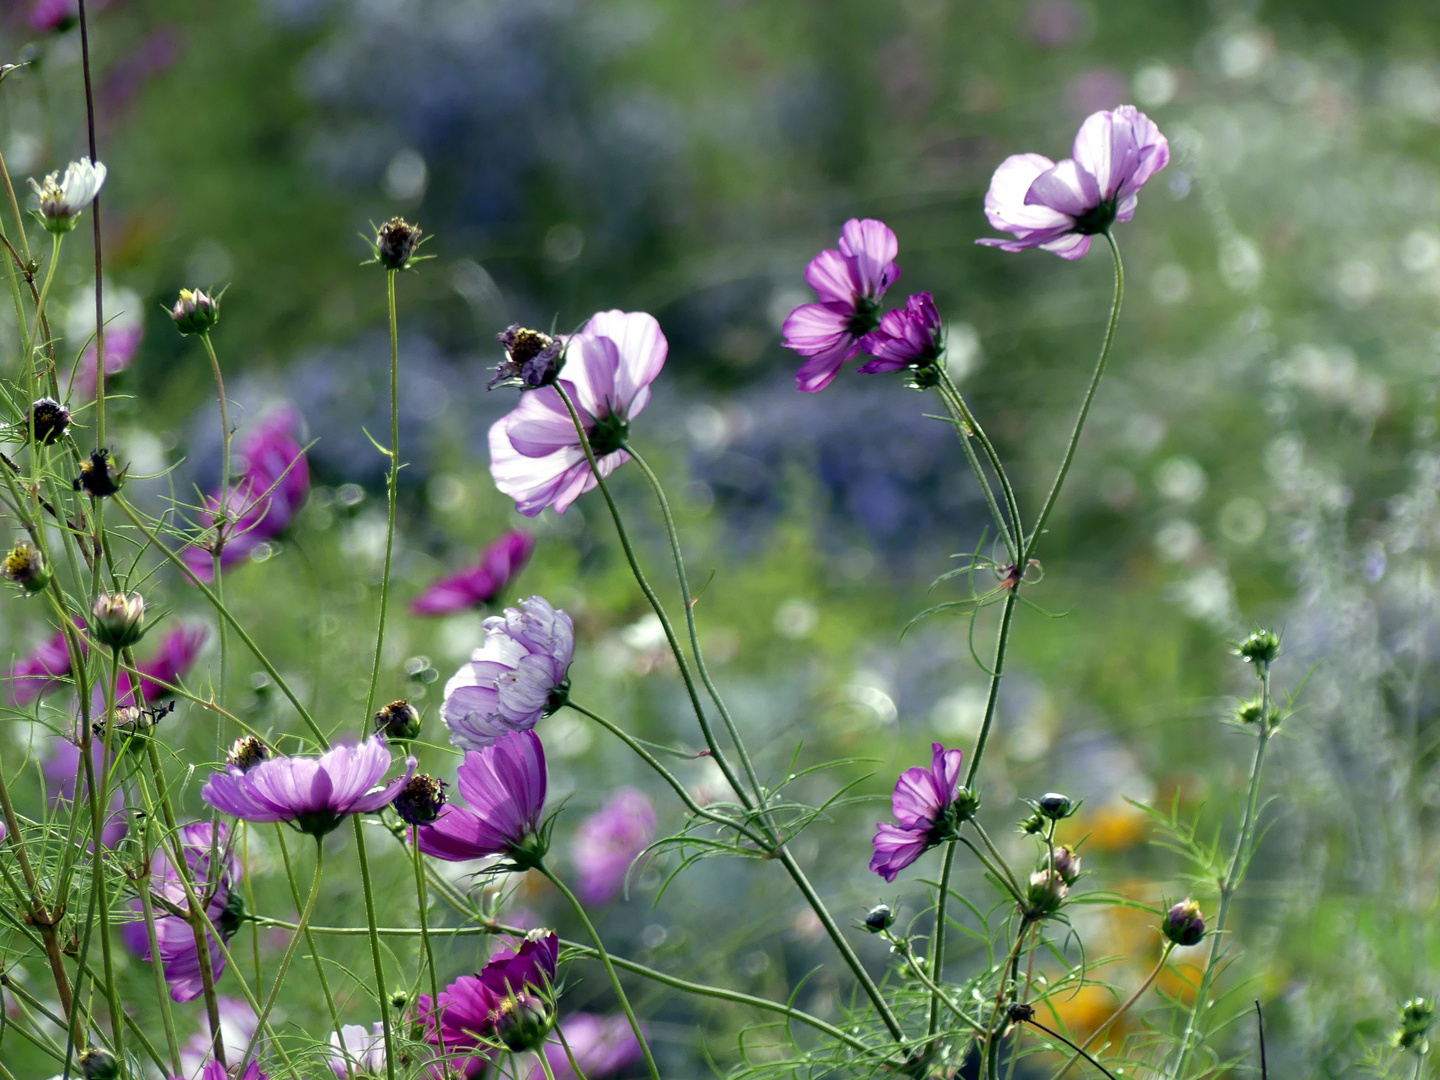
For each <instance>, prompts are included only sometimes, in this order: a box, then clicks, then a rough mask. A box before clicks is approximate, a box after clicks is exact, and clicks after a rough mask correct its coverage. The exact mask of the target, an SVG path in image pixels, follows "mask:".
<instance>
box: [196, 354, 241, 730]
mask: <svg viewBox="0 0 1440 1080" xmlns="http://www.w3.org/2000/svg"><path fill="white" fill-rule="evenodd" d="M200 342H201V344H203V345H204V346H205V354H206V355H207V356H209V357H210V371H211V373H212V374H213V375H214V376H215V390H216V393H217V394H218V395H219V398H220V506H219V511H218V513H217V514H216V515H215V517H216V521H217V522H218V524H219V529H220V531H219V532H217V533H216V535H215V596H216V597H217V598H218V599H219V601H220V603H222V604H223V603H224V602H225V581H224V577H223V575H224V572H225V568H224V566H222V565H221V563H222V559H221V555H222V554H223V552H224V543H225V539H226V538H225V535H224V529H225V526H226V525H227V524H229V517H230V443H231V440H232V439H233V438H234V437H235V432H234V431H233V430H232V429H231V427H230V399H229V398H228V397H227V396H226V394H225V376H224V375H222V374H221V372H220V358H219V357H218V356H216V355H215V346H214V345H213V344H212V343H211V341H210V331H208V330H206V331H204V332H203V333H201V335H200ZM219 631H220V633H219V637H220V643H219V644H220V693H219V698H220V705H221V706H222V707H223V706H224V704H225V684H226V681H227V678H226V676H227V674H228V672H229V654H228V651H227V647H226V645H227V643H226V637H227V634H226V628H225V623H224V621H223V620H222V621H221V622H220V625H219ZM216 724H217V727H218V724H219V721H218V720H217V721H216Z"/></svg>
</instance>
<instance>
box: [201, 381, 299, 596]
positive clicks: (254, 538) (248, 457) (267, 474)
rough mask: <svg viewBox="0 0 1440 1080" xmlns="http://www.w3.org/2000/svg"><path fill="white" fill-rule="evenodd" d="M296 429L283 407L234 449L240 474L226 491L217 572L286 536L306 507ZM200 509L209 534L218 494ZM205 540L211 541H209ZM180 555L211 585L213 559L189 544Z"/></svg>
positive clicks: (296, 423) (295, 416)
mask: <svg viewBox="0 0 1440 1080" xmlns="http://www.w3.org/2000/svg"><path fill="white" fill-rule="evenodd" d="M299 425H300V415H299V413H297V412H296V411H295V410H294V409H293V408H291V407H289V406H286V407H284V408H281V409H279V410H277V411H276V412H274V413H272V414H271V415H270V416H269V417H267V418H266V419H265V421H264V422H263V423H262V424H261V425H260V426H259V427H258V428H256V429H255V431H253V432H251V434H250V435H249V436H247V437H246V438H244V439H241V440H240V441H239V443H238V444H237V445H236V448H235V449H236V452H237V456H238V458H239V462H240V464H241V470H240V478H239V479H238V480H237V481H235V483H234V484H232V485H231V486H230V489H229V492H228V495H229V497H228V499H227V507H228V513H227V514H226V517H227V518H228V519H229V520H228V523H227V525H226V527H225V549H224V550H223V551H222V552H221V553H220V565H221V566H222V567H229V566H232V565H233V564H235V563H237V562H239V561H241V560H242V559H245V558H247V557H248V556H249V555H250V553H251V552H252V551H254V550H255V549H256V548H257V547H259V546H260V545H261V544H262V543H264V542H265V541H267V540H273V539H274V538H275V537H277V536H279V535H280V534H281V533H283V532H285V530H286V529H288V528H290V525H291V524H292V523H293V522H294V520H295V516H296V515H297V514H298V513H299V512H300V508H301V507H303V506H304V505H305V500H306V499H307V498H308V497H309V495H310V464H309V462H308V461H307V460H306V458H305V448H304V447H303V446H301V445H300V444H299V443H298V442H297V441H296V440H295V431H296V429H297V428H298V427H299ZM205 505H206V509H205V510H204V511H202V512H201V513H200V515H199V519H200V524H201V525H202V526H203V527H204V528H206V529H209V528H211V527H213V526H214V524H215V515H216V511H217V510H219V508H220V496H219V494H218V493H216V492H212V493H211V494H210V495H209V496H207V497H206V500H205ZM207 539H209V540H210V541H211V542H213V536H212V537H209V538H207ZM183 554H184V558H185V565H186V566H188V567H189V568H190V570H191V571H192V572H193V573H194V574H195V576H196V577H198V578H199V579H200V580H201V581H204V582H206V583H209V582H210V581H213V580H214V577H215V563H214V559H213V558H212V556H211V554H210V552H209V551H208V550H207V549H206V548H205V547H203V546H199V545H192V546H190V547H188V548H186V549H185V551H184V553H183Z"/></svg>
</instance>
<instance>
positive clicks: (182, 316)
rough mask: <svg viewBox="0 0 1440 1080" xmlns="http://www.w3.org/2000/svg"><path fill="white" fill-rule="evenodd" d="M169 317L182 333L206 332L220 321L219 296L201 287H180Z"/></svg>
mask: <svg viewBox="0 0 1440 1080" xmlns="http://www.w3.org/2000/svg"><path fill="white" fill-rule="evenodd" d="M170 318H172V319H174V320H175V329H177V330H179V331H180V333H182V334H203V333H206V332H207V331H209V330H210V329H211V327H213V326H214V325H215V324H216V323H217V322H219V321H220V298H219V297H218V296H211V295H210V294H209V293H207V292H205V291H204V290H202V289H181V290H180V299H178V300H176V301H175V306H174V307H173V308H171V309H170Z"/></svg>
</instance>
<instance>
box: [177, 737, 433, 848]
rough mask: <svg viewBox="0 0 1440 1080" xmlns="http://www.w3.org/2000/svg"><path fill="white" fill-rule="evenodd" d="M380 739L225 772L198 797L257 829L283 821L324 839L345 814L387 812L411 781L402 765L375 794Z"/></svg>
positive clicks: (382, 759) (383, 759)
mask: <svg viewBox="0 0 1440 1080" xmlns="http://www.w3.org/2000/svg"><path fill="white" fill-rule="evenodd" d="M390 762H391V757H390V748H389V747H388V746H386V745H385V740H384V739H379V738H374V737H372V738H369V739H366V740H365V741H364V742H362V743H359V744H358V745H356V744H351V745H341V746H336V747H333V748H332V749H330V750H327V751H325V753H323V754H321V755H320V756H319V757H301V756H276V757H272V758H269V759H267V760H265V761H262V762H260V763H259V764H258V765H253V766H251V767H250V769H249V770H248V771H245V770H241V769H240V768H238V767H235V766H227V767H226V770H225V771H224V772H218V773H214V774H212V775H211V777H210V779H209V780H207V781H205V786H204V788H202V789H201V791H200V797H201V798H203V799H204V800H205V801H206V802H207V803H209V804H210V805H211V806H213V807H215V809H217V810H219V811H220V812H221V813H224V814H232V815H233V816H235V817H238V818H242V819H243V820H245V821H254V822H259V823H264V822H271V821H283V822H285V823H286V824H289V825H293V826H294V827H295V828H297V829H299V830H300V831H301V832H306V833H310V834H311V835H313V836H324V835H325V834H326V833H328V832H330V831H331V830H332V829H334V828H336V826H338V825H339V824H340V823H341V822H342V821H344V820H345V818H346V817H347V816H348V815H350V814H366V813H373V812H374V811H376V810H379V809H380V808H381V807H382V806H388V805H389V804H390V802H391V801H392V800H394V798H395V796H396V795H398V794H399V793H400V789H401V788H403V787H404V786H405V785H406V784H407V783H408V782H409V780H410V777H412V776H414V775H415V759H414V758H413V757H407V758H406V759H405V772H404V774H403V775H401V776H399V777H397V778H396V779H394V780H392V781H390V783H389V784H388V785H386V786H385V787H382V788H379V789H378V790H372V789H375V787H376V785H377V784H379V783H380V781H381V780H382V779H383V778H384V776H385V773H386V772H387V771H388V770H389V768H390Z"/></svg>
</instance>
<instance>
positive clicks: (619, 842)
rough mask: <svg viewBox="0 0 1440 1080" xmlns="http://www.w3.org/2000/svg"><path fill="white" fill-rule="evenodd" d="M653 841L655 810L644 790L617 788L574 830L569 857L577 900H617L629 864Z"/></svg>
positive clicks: (598, 901) (609, 901) (623, 885)
mask: <svg viewBox="0 0 1440 1080" xmlns="http://www.w3.org/2000/svg"><path fill="white" fill-rule="evenodd" d="M653 839H655V807H654V806H653V805H652V804H651V802H650V800H649V798H648V797H647V796H646V795H645V793H644V792H643V791H638V790H636V789H635V788H632V787H623V788H620V789H619V790H618V791H616V792H615V794H613V795H611V796H610V798H608V799H607V800H605V805H604V806H602V807H600V809H599V810H597V811H596V812H595V813H593V814H591V815H590V816H589V817H587V818H586V819H585V820H584V821H582V822H581V823H580V827H579V828H578V829H577V830H576V831H575V843H574V845H573V846H572V847H571V850H570V857H571V859H572V860H573V861H574V863H575V869H576V871H577V874H578V877H577V882H576V891H577V892H579V894H580V899H581V900H584V901H585V903H587V904H597V905H598V904H609V903H611V902H613V901H614V900H617V899H619V897H620V894H621V893H622V892H623V891H624V889H625V875H626V874H627V873H629V871H630V864H631V863H632V862H634V861H635V859H636V857H637V856H638V855H639V854H640V853H641V852H642V851H644V850H645V849H646V848H647V847H649V846H650V841H651V840H653Z"/></svg>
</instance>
